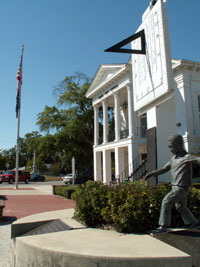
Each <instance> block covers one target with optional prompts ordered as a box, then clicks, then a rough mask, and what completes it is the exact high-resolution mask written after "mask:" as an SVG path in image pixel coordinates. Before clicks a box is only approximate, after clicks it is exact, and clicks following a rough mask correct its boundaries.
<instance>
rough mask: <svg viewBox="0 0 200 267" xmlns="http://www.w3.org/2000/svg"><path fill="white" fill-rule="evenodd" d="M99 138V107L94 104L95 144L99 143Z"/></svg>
mask: <svg viewBox="0 0 200 267" xmlns="http://www.w3.org/2000/svg"><path fill="white" fill-rule="evenodd" d="M98 139H99V107H98V106H94V145H95V146H97V145H98Z"/></svg>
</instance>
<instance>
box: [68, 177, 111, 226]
mask: <svg viewBox="0 0 200 267" xmlns="http://www.w3.org/2000/svg"><path fill="white" fill-rule="evenodd" d="M108 191H109V187H107V186H106V185H104V184H103V183H101V182H93V181H88V182H86V183H85V184H82V185H81V186H80V187H79V188H78V189H77V190H76V191H75V192H74V193H73V195H72V199H74V200H75V201H76V207H75V213H74V216H75V218H77V220H79V221H80V222H82V223H84V224H85V225H87V226H89V227H96V226H97V225H101V224H103V223H105V220H104V218H103V216H102V214H101V211H102V209H103V208H104V207H106V206H107V202H108Z"/></svg>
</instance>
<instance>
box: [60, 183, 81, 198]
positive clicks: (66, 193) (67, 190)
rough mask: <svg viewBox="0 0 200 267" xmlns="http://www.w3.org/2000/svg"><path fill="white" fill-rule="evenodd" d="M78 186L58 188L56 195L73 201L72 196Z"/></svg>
mask: <svg viewBox="0 0 200 267" xmlns="http://www.w3.org/2000/svg"><path fill="white" fill-rule="evenodd" d="M77 188H78V186H77V185H68V186H67V185H66V186H56V187H55V194H56V195H60V196H63V197H66V198H68V199H71V196H72V194H73V193H74V192H75V191H76V190H77Z"/></svg>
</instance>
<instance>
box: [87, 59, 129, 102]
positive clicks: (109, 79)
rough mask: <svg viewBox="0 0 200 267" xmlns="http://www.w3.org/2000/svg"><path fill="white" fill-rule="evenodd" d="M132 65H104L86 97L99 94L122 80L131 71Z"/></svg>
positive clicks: (99, 69) (97, 73) (98, 71)
mask: <svg viewBox="0 0 200 267" xmlns="http://www.w3.org/2000/svg"><path fill="white" fill-rule="evenodd" d="M130 69H131V66H130V64H102V65H100V67H99V68H98V70H97V72H96V74H95V76H94V78H93V80H92V83H91V85H90V87H89V88H88V91H87V93H86V97H91V98H92V96H93V95H95V94H97V93H98V92H99V91H100V90H103V88H105V87H108V86H110V85H111V84H113V83H114V82H116V80H117V79H120V77H121V76H122V75H124V73H125V72H127V71H130Z"/></svg>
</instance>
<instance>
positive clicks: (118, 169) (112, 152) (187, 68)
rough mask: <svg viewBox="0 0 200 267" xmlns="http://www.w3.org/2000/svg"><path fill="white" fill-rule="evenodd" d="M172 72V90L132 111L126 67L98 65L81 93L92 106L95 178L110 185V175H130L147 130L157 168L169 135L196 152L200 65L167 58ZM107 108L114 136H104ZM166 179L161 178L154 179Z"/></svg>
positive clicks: (199, 127) (199, 142) (144, 149)
mask: <svg viewBox="0 0 200 267" xmlns="http://www.w3.org/2000/svg"><path fill="white" fill-rule="evenodd" d="M172 69H173V76H174V79H173V80H174V84H173V88H172V90H170V91H168V92H167V93H166V94H164V95H162V96H161V97H160V98H158V99H156V100H155V101H154V102H151V103H150V104H149V105H145V106H144V107H142V108H140V109H139V110H137V111H135V112H134V93H133V83H132V67H131V63H130V62H129V63H127V64H111V65H100V67H99V69H98V71H97V73H96V75H95V77H94V79H93V81H92V83H91V85H90V87H89V89H88V92H87V94H86V96H87V97H89V98H92V99H93V106H94V125H95V133H94V178H95V180H100V181H103V182H104V183H107V184H109V183H110V181H111V177H112V175H113V176H114V177H115V178H118V177H119V178H120V179H121V180H122V179H124V178H127V177H128V176H130V175H131V174H132V173H133V172H134V171H135V169H136V168H137V167H138V166H139V164H141V163H142V162H143V160H144V159H145V155H146V154H147V150H148V148H147V138H146V129H152V128H155V129H156V148H157V149H156V150H157V151H156V154H157V167H158V168H159V167H162V166H163V165H164V164H165V163H166V162H167V161H168V159H169V158H170V157H171V154H170V152H169V150H168V148H167V139H168V137H169V136H170V135H172V134H175V133H179V134H181V135H182V136H183V137H184V140H185V146H186V149H187V150H188V151H189V152H194V153H198V152H200V63H198V62H192V61H187V60H172ZM100 107H102V110H103V118H102V124H103V132H102V135H100V129H99V120H100V119H99V109H100ZM110 108H111V111H110V112H111V113H112V109H113V114H114V135H112V134H109V133H110V131H109V120H108V111H109V110H110ZM147 132H148V131H147ZM136 162H137V165H136ZM167 177H168V175H165V176H160V177H159V181H162V180H166V179H165V178H167Z"/></svg>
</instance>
